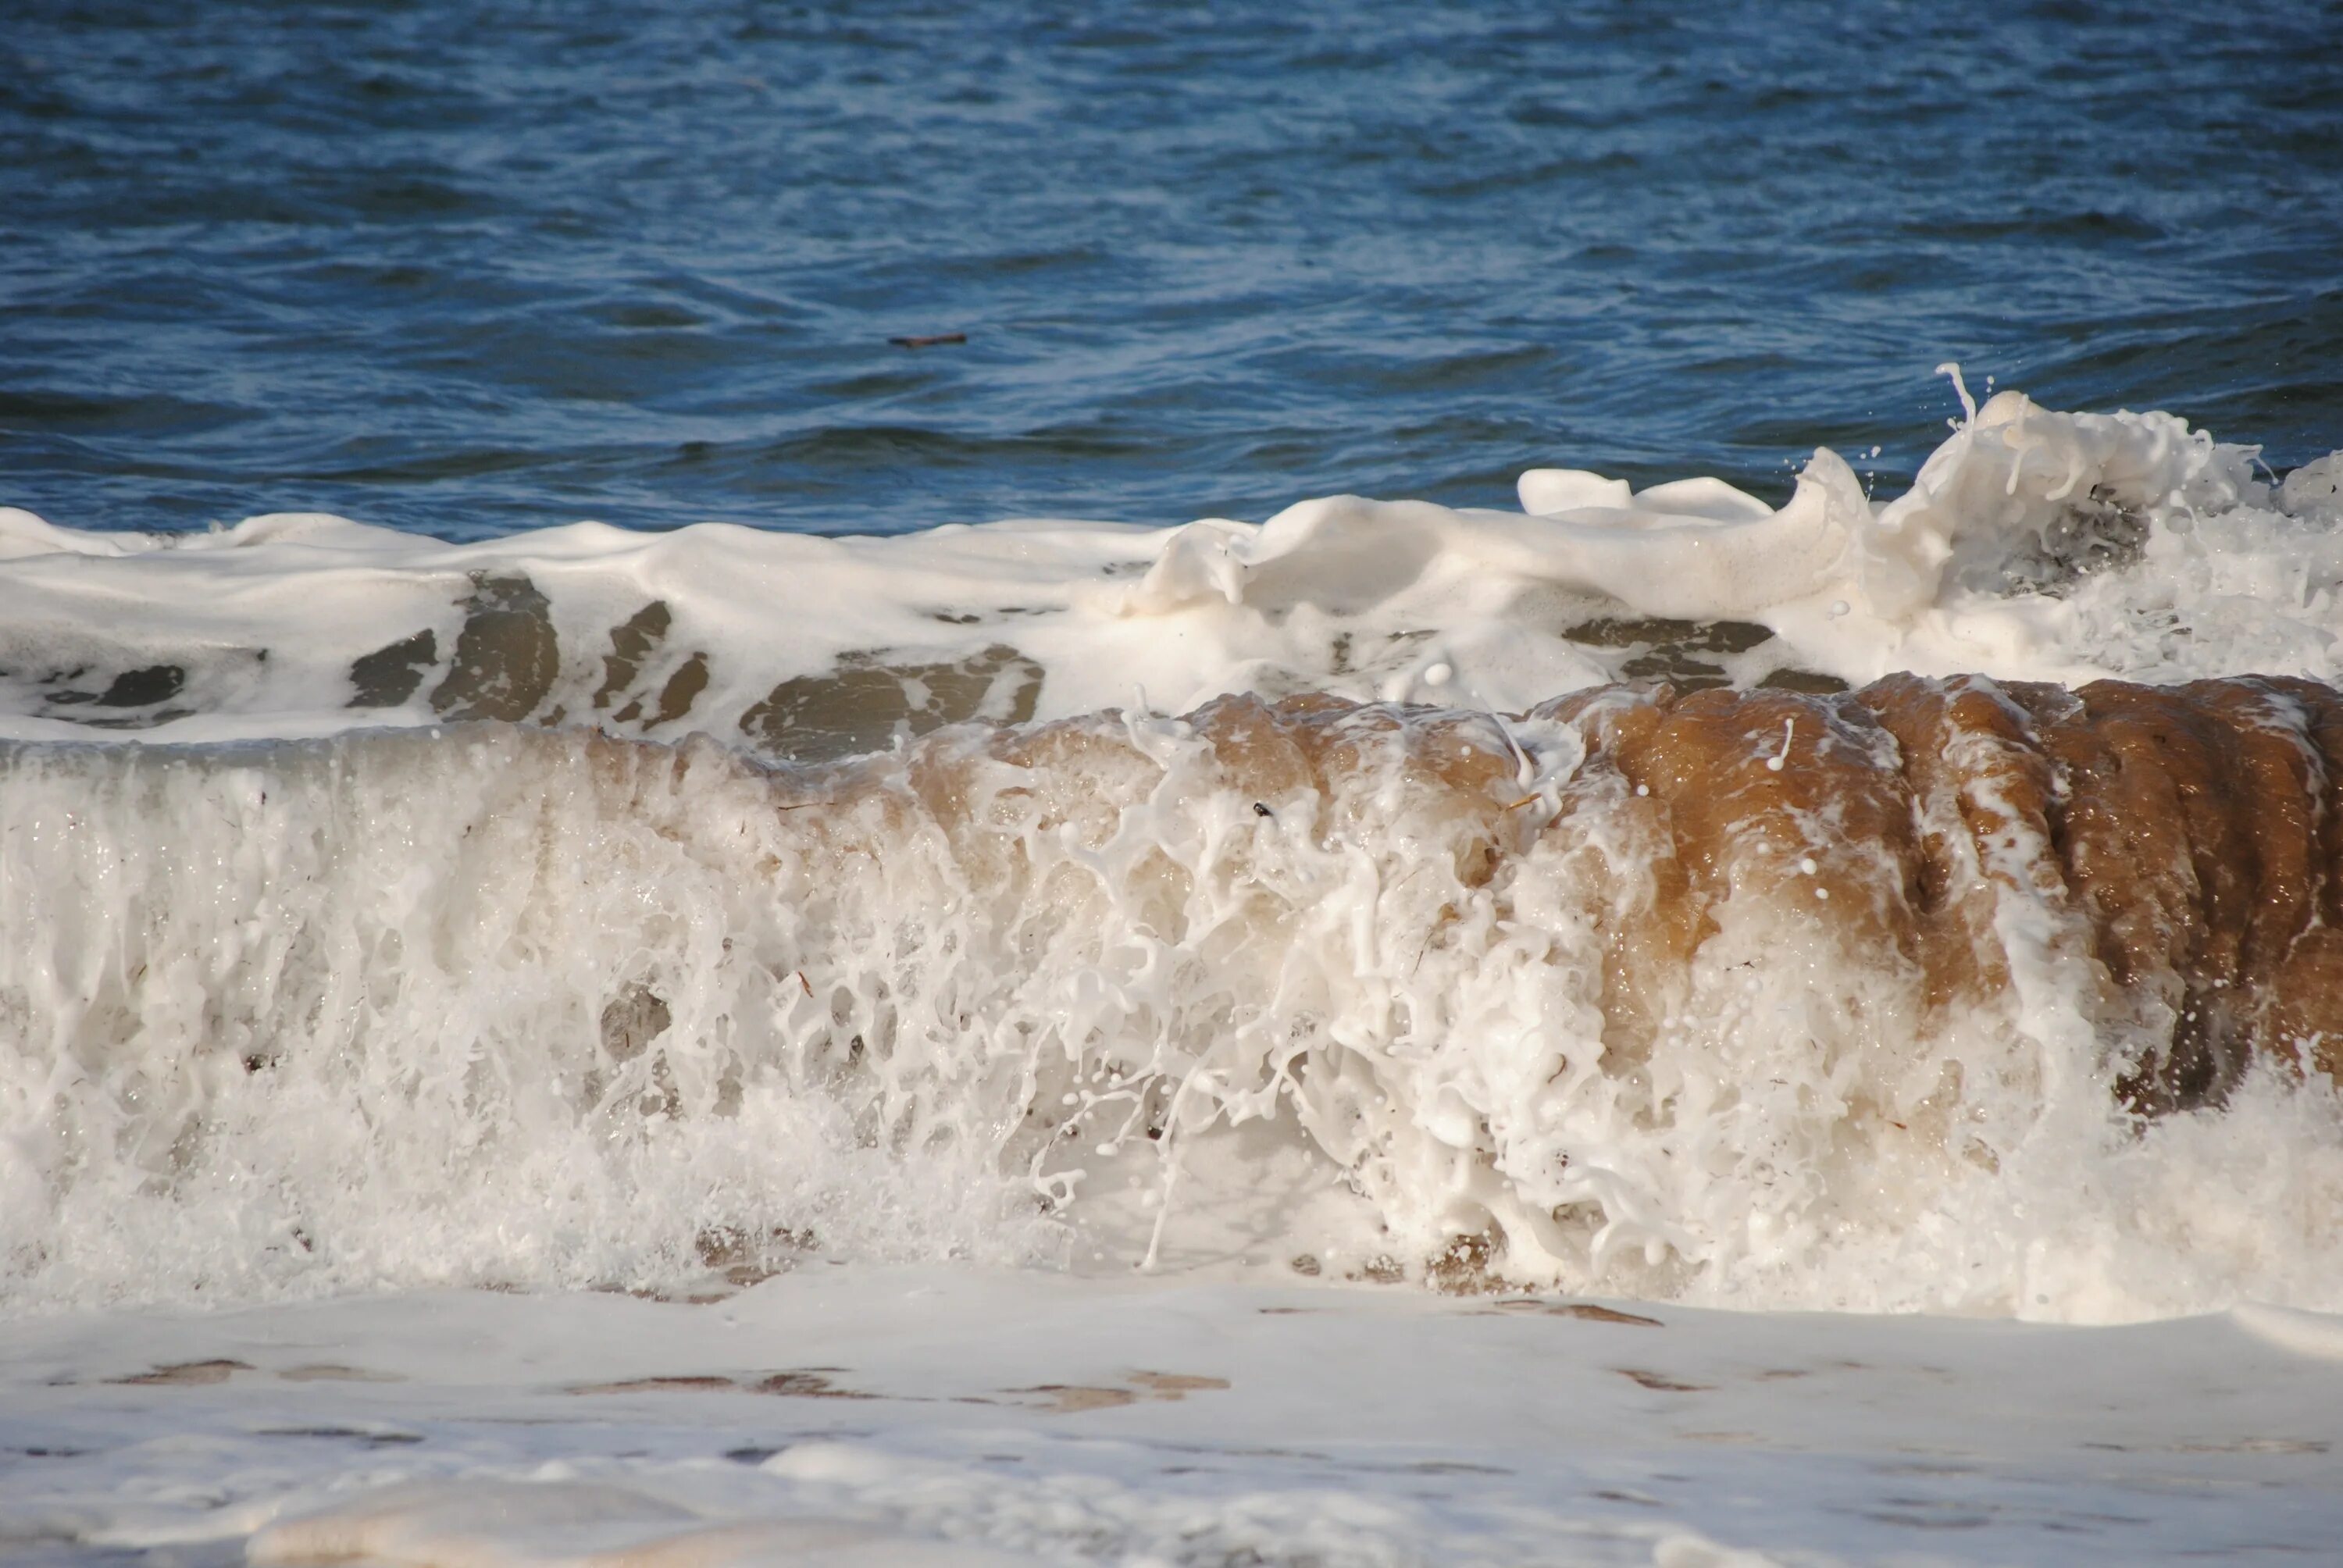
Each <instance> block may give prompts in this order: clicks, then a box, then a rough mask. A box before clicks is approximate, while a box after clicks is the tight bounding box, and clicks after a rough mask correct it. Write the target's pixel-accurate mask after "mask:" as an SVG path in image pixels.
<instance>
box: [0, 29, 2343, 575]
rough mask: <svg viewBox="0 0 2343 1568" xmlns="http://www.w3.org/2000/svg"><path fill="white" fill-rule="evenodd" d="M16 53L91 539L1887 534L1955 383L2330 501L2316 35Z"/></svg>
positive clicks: (25, 382)
mask: <svg viewBox="0 0 2343 1568" xmlns="http://www.w3.org/2000/svg"><path fill="white" fill-rule="evenodd" d="M0 11H5V21H4V22H0V503H6V504H15V505H19V506H25V507H29V508H34V509H35V510H37V511H39V512H41V513H43V514H44V515H45V516H47V517H48V518H51V520H53V521H55V522H59V523H65V524H69V525H75V526H79V527H103V528H191V527H199V526H202V525H205V524H207V523H211V522H214V521H223V520H233V519H236V518H241V517H244V516H246V515H248V514H251V513H254V512H259V511H272V510H294V509H327V510H334V511H339V512H343V513H347V514H348V515H351V516H354V517H357V518H366V519H368V520H373V521H378V522H385V523H389V524H393V525H396V526H397V527H401V528H413V529H418V530H423V531H427V532H429V533H433V534H437V535H441V536H444V537H447V538H478V537H482V536H488V535H494V534H500V533H507V532H510V531H513V530H516V529H521V528H534V527H538V526H543V525H547V524H553V523H559V522H566V521H570V520H574V519H576V518H584V517H593V518H602V519H605V520H607V521H610V522H615V523H620V524H625V525H627V526H629V527H635V528H668V527H674V526H679V525H681V524H685V523H690V522H696V521H700V520H704V519H710V518H721V519H728V520H732V521H737V522H743V523H749V524H754V525H758V526H762V527H770V528H791V529H809V530H819V531H893V530H901V529H909V528H923V527H927V526H930V525H933V524H937V523H943V522H953V521H980V520H984V519H987V518H999V517H1004V516H1013V515H1035V514H1041V515H1053V516H1085V517H1106V518H1123V519H1129V520H1133V521H1146V522H1174V521H1182V520H1185V519H1187V518H1192V517H1196V516H1200V515H1205V514H1222V515H1229V516H1236V517H1247V518H1259V517H1262V516H1264V515H1266V514H1267V513H1268V512H1270V511H1272V510H1274V509H1275V508H1279V507H1281V506H1282V505H1284V504H1285V503H1287V502H1289V501H1292V500H1294V499H1297V498H1302V497H1306V496H1311V495H1316V494H1324V493H1329V492H1335V491H1344V490H1348V491H1357V492H1362V493H1366V494H1373V495H1382V496H1393V497H1396V496H1424V497H1430V498H1435V499H1439V500H1443V501H1448V502H1451V503H1455V504H1510V501H1511V485H1512V479H1513V476H1514V474H1515V473H1517V472H1518V471H1519V470H1520V469H1521V468H1523V467H1528V466H1534V465H1538V464H1551V463H1558V464H1566V465H1570V466H1576V467H1594V468H1600V469H1604V470H1606V471H1610V472H1614V473H1619V474H1624V475H1626V476H1628V477H1634V478H1636V479H1638V480H1650V479H1654V478H1658V477H1676V476H1682V475H1686V474H1693V473H1715V474H1720V475H1723V476H1725V477H1729V478H1731V479H1734V480H1735V481H1736V482H1739V483H1743V484H1745V485H1747V486H1749V487H1753V488H1755V489H1757V490H1758V491H1759V492H1760V493H1764V494H1768V495H1774V496H1778V495H1781V494H1783V493H1785V492H1786V489H1787V475H1788V473H1789V471H1790V468H1791V467H1793V466H1794V465H1795V463H1796V462H1797V461H1798V460H1800V459H1802V458H1803V457H1804V456H1805V453H1806V452H1807V451H1808V450H1809V449H1811V448H1812V447H1814V446H1815V445H1816V444H1818V443H1823V444H1829V445H1833V446H1835V447H1838V448H1839V449H1840V450H1841V451H1842V452H1844V453H1846V454H1847V455H1849V456H1850V457H1854V458H1855V459H1856V467H1857V468H1858V469H1859V470H1875V471H1876V474H1877V482H1878V484H1879V485H1880V487H1882V491H1883V493H1885V491H1886V490H1887V489H1888V488H1889V487H1895V486H1899V485H1900V484H1901V483H1902V482H1903V480H1904V479H1905V478H1906V477H1908V475H1909V473H1910V471H1911V470H1912V468H1913V467H1915V466H1916V464H1917V462H1918V461H1919V459H1920V458H1921V457H1924V456H1925V455H1926V452H1927V450H1928V449H1929V447H1931V446H1933V445H1934V443H1935V442H1936V440H1937V439H1938V438H1940V437H1941V436H1942V434H1943V419H1944V417H1945V416H1946V415H1948V414H1951V413H1954V412H1956V411H1957V410H1956V407H1955V405H1954V403H1953V400H1952V398H1951V396H1950V394H1949V390H1948V388H1947V387H1946V385H1945V383H1944V382H1943V381H1941V380H1940V379H1937V378H1936V377H1933V376H1932V374H1931V371H1932V367H1934V366H1935V365H1936V363H1937V362H1938V361H1940V360H1944V359H1959V360H1961V361H1963V362H1965V364H1966V367H1968V370H1969V372H1970V375H1971V377H1972V378H1973V381H1975V382H1976V383H1977V384H1979V385H1981V384H1982V383H1983V381H1984V379H1985V377H1987V376H1992V377H1997V378H1998V380H1999V382H2000V383H2001V384H2002V385H2004V386H2019V387H2025V388H2026V390H2028V391H2029V392H2031V393H2033V394H2034V395H2035V396H2036V397H2039V398H2041V399H2042V400H2043V401H2046V402H2049V403H2053V404H2056V405H2058V406H2062V407H2089V408H2108V407H2119V406H2128V407H2164V408H2168V409H2171V410H2173V411H2175V412H2177V413H2180V414H2183V415H2186V416H2187V417H2189V418H2190V419H2192V420H2194V421H2197V422H2198V423H2200V424H2203V425H2206V426H2207V427H2211V428H2212V429H2213V430H2214V431H2216V432H2217V434H2219V435H2221V436H2222V437H2225V438H2227V439H2233V440H2245V441H2258V442H2261V443H2263V444H2264V445H2265V447H2266V450H2267V457H2268V460H2269V461H2270V462H2271V463H2272V464H2273V465H2274V466H2275V467H2278V468H2279V469H2281V470H2283V469H2284V468H2287V467H2291V466H2293V465H2295V464H2298V463H2300V462H2303V461H2306V460H2308V459H2309V458H2311V457H2317V456H2318V455H2320V454H2323V453H2324V452H2326V451H2327V450H2328V449H2329V448H2331V447H2337V446H2343V5H2334V4H2313V3H2308V0H2290V3H2288V0H2234V3H2231V4H2228V5H2222V6H2219V7H2209V8H2208V7H2187V8H2181V7H2173V6H2169V5H2086V4H2079V3H2075V0H2067V3H2059V4H2036V5H2023V6H2016V5H2013V6H2006V7H1995V6H1966V5H1946V4H1925V5H1896V4H1863V5H1855V4H1848V5H1814V4H1805V5H1800V4H1763V5H1760V4H1750V5H1713V6H1698V7H1682V8H1678V9H1676V10H1675V11H1674V12H1670V11H1666V10H1663V9H1662V8H1659V7H1655V6H1652V5H1640V4H1625V3H1618V4H1564V5H1518V4H1473V5H1463V4H1447V5H1437V4H1376V5H1326V6H1310V5H1292V4H1272V3H1266V0H1241V3H1237V4H1227V5H1211V6H1204V5H1111V6H1097V7H1075V6H1041V5H1032V6H1027V5H1002V4H992V3H985V0H977V3H961V4H951V5H830V6H804V5H755V4H745V3H743V0H670V3H669V4H665V5H658V6H651V5H640V6H623V5H558V4H551V3H527V4H516V3H478V4H458V3H455V0H413V3H408V4H379V5H367V6H363V7H352V6H338V5H319V4H309V3H295V0H285V3H277V0H266V3H264V0H211V3H208V4H205V5H186V4H176V3H174V4H154V5H136V4H123V3H111V4H55V3H51V0H9V3H8V4H7V5H5V7H0ZM951 333H963V334H965V335H966V341H965V342H961V343H950V344H940V345H936V346H932V347H920V348H904V347H896V346H893V345H891V344H890V342H889V339H890V337H906V336H930V335H941V334H951ZM1874 444H1877V445H1879V446H1880V447H1882V448H1883V450H1882V452H1881V453H1880V455H1879V456H1878V457H1876V458H1869V457H1865V456H1864V454H1866V453H1868V451H1869V449H1870V448H1871V447H1872V446H1873V445H1874Z"/></svg>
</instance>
